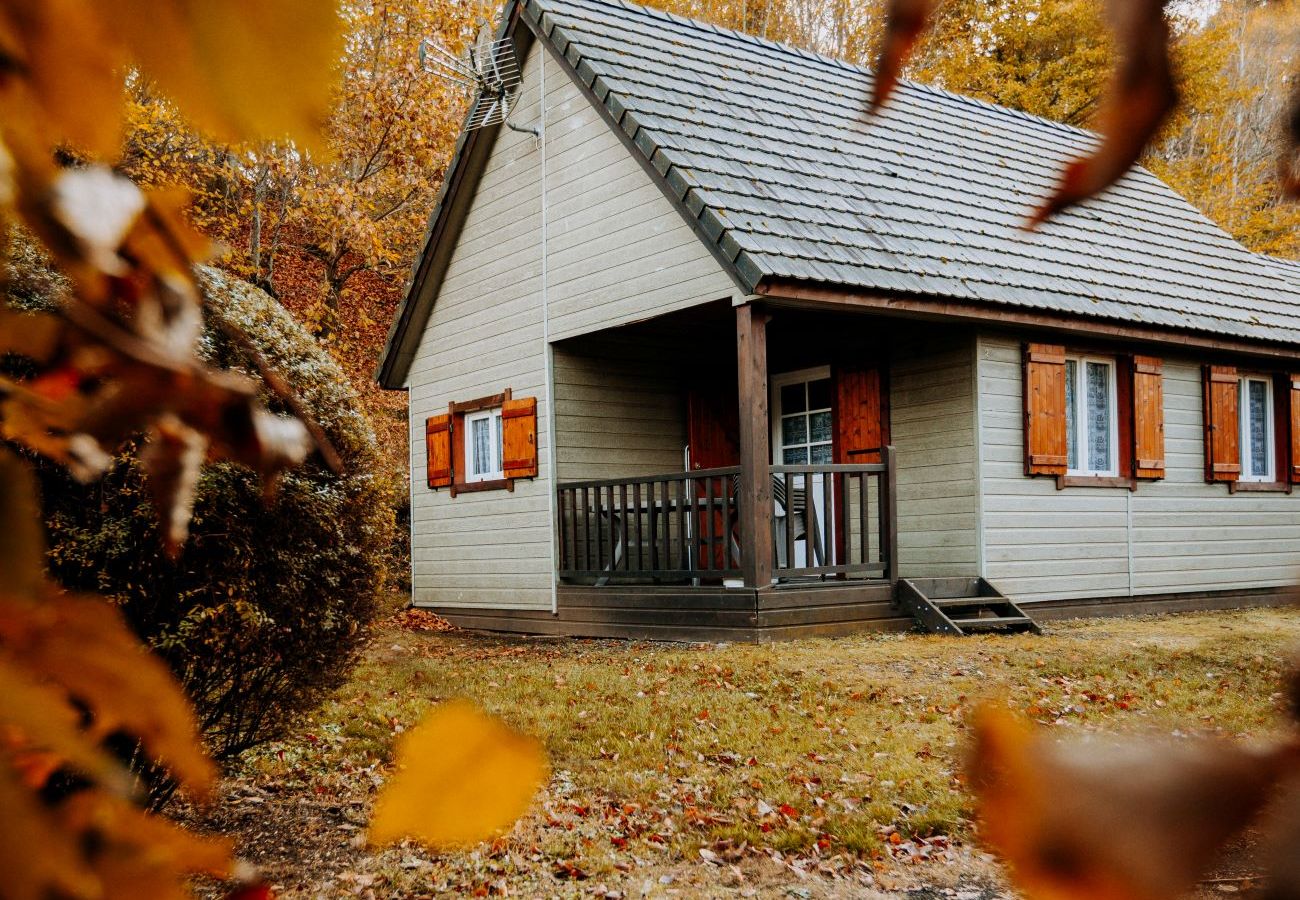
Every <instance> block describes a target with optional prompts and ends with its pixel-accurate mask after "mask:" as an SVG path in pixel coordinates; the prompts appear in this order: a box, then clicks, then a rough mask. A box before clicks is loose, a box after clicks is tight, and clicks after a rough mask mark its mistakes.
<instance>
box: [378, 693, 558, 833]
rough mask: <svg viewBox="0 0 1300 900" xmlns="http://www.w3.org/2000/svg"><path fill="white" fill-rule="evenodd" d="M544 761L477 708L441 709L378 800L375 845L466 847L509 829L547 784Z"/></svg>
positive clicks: (413, 736) (526, 740) (401, 746)
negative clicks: (405, 842) (407, 842)
mask: <svg viewBox="0 0 1300 900" xmlns="http://www.w3.org/2000/svg"><path fill="white" fill-rule="evenodd" d="M546 772H547V765H546V756H545V753H544V752H543V750H542V747H541V745H540V744H539V743H538V742H537V741H536V740H534V739H533V738H530V737H526V736H524V735H521V734H519V733H517V732H515V731H513V730H512V729H510V728H509V727H508V726H506V725H505V724H503V723H502V722H500V721H498V720H497V719H494V718H492V717H490V716H488V715H486V714H485V713H483V712H482V711H480V710H479V709H478V708H477V707H475V706H474V705H473V704H470V703H467V702H465V701H451V702H448V703H444V704H442V705H441V706H439V707H438V708H437V709H435V710H434V711H433V712H432V713H430V714H429V716H428V717H427V718H426V719H425V720H424V722H422V723H421V724H420V725H419V726H418V727H416V728H415V729H413V730H412V731H411V732H409V733H408V734H406V735H404V736H403V737H402V739H401V740H400V741H399V742H398V745H397V772H396V774H394V776H393V777H392V778H391V779H390V780H389V781H388V783H387V784H386V785H384V788H383V790H382V791H380V794H379V797H378V798H377V799H376V800H375V809H374V815H373V817H372V819H371V823H370V840H371V842H372V843H373V844H386V843H389V842H392V841H396V840H400V839H402V838H414V839H416V840H418V841H420V842H422V843H424V844H427V845H429V846H431V847H435V848H440V847H456V846H465V845H469V844H474V843H477V842H478V841H482V840H485V839H487V838H490V837H492V836H494V835H496V834H499V833H501V832H502V831H505V830H506V829H508V828H509V827H510V826H511V825H512V824H513V823H514V821H515V820H516V819H517V818H519V816H521V815H522V814H523V813H524V810H526V809H527V808H528V804H529V802H531V800H532V797H533V795H534V794H535V793H536V792H537V788H538V787H539V786H540V785H541V783H542V781H543V779H544V778H545V777H546Z"/></svg>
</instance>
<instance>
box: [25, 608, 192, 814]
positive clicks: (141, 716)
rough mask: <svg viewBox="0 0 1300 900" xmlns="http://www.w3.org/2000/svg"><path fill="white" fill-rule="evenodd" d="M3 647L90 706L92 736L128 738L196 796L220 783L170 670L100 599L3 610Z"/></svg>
mask: <svg viewBox="0 0 1300 900" xmlns="http://www.w3.org/2000/svg"><path fill="white" fill-rule="evenodd" d="M0 643H3V644H4V646H5V648H6V650H7V652H8V654H9V656H10V657H11V658H12V659H13V660H15V661H16V662H17V663H18V664H20V665H22V666H24V667H25V668H26V669H27V670H28V671H30V672H32V673H33V674H34V675H36V676H38V677H41V678H44V679H47V680H49V681H50V682H53V683H55V684H57V685H59V686H60V687H62V688H63V689H64V690H66V691H67V692H68V693H69V694H70V695H71V696H73V697H75V698H76V699H77V700H79V701H80V702H82V703H83V704H85V705H86V707H87V708H88V709H89V710H90V712H91V714H92V718H93V721H92V723H91V725H92V733H93V734H96V735H99V736H101V737H102V736H106V735H108V734H110V733H112V732H115V731H125V732H127V733H129V734H130V735H132V736H134V737H136V738H138V739H140V740H141V741H143V742H144V745H145V747H146V749H148V750H149V752H150V753H151V754H152V755H153V756H154V757H156V758H157V759H158V760H159V761H160V762H162V763H163V764H164V765H165V766H166V767H167V768H168V770H169V771H170V772H171V774H172V775H173V776H174V777H175V778H176V780H177V781H179V782H180V783H181V784H182V785H184V786H185V787H186V788H188V789H189V791H190V793H191V794H192V795H194V796H203V795H204V794H206V792H207V791H208V790H209V789H210V788H211V785H212V783H213V781H214V780H215V778H216V769H215V768H214V767H213V765H212V762H211V761H210V760H209V759H208V758H207V756H206V755H204V753H203V751H202V749H201V745H200V743H199V737H198V727H197V725H196V723H195V721H194V715H193V713H192V712H191V711H190V706H189V702H188V701H187V700H186V699H185V696H184V695H183V694H182V693H181V690H180V688H179V687H177V685H176V682H175V680H174V679H173V678H172V676H171V673H170V672H169V671H168V669H167V667H166V666H164V665H163V664H162V662H161V661H159V659H158V658H157V657H156V656H154V655H153V654H151V653H149V652H148V651H147V650H146V649H145V648H144V647H143V646H141V644H140V642H139V641H138V640H137V639H136V637H135V636H134V635H133V634H132V633H131V630H130V629H129V628H128V627H127V625H126V623H125V622H124V621H123V620H122V616H121V614H120V613H119V612H118V611H117V610H116V609H115V608H114V607H112V606H111V605H109V603H108V602H107V601H104V600H101V599H99V598H96V597H76V596H71V595H67V594H53V593H52V594H50V595H48V596H47V597H46V598H45V599H44V600H43V601H42V602H41V603H40V604H39V605H37V606H35V607H33V608H27V609H21V608H15V607H14V606H13V605H12V604H8V605H6V604H0Z"/></svg>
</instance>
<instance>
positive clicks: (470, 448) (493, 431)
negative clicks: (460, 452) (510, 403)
mask: <svg viewBox="0 0 1300 900" xmlns="http://www.w3.org/2000/svg"><path fill="white" fill-rule="evenodd" d="M483 421H486V422H487V423H488V440H489V441H490V443H491V447H492V450H493V456H494V457H495V460H494V463H495V468H492V469H489V470H487V471H485V472H475V471H474V423H475V422H483ZM464 428H465V478H464V483H465V484H478V483H479V482H483V481H502V480H504V479H505V477H506V476H505V471H504V468H503V466H502V454H503V451H504V449H505V448H504V447H503V446H502V440H503V435H502V434H501V407H499V406H494V407H492V408H490V409H480V410H476V411H474V412H471V413H465V420H464Z"/></svg>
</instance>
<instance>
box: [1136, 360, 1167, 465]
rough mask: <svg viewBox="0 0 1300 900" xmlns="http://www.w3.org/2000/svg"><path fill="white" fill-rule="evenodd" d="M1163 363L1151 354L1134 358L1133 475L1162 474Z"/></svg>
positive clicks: (1163, 447)
mask: <svg viewBox="0 0 1300 900" xmlns="http://www.w3.org/2000/svg"><path fill="white" fill-rule="evenodd" d="M1161 370H1162V366H1161V362H1160V360H1159V359H1157V358H1156V357H1154V356H1135V357H1133V474H1134V475H1135V476H1136V477H1138V478H1164V477H1165V400H1164V384H1163V376H1162V374H1161Z"/></svg>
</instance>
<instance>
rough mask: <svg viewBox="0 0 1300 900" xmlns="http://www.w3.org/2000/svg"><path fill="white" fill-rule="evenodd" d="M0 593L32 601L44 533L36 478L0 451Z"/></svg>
mask: <svg viewBox="0 0 1300 900" xmlns="http://www.w3.org/2000/svg"><path fill="white" fill-rule="evenodd" d="M0 515H3V516H4V521H5V533H4V539H3V540H0V593H8V594H9V595H10V596H12V597H17V598H21V599H26V600H34V599H35V598H36V596H37V594H38V592H39V591H40V588H41V584H42V583H43V582H44V580H45V534H44V532H43V530H42V528H41V507H40V503H39V502H38V501H37V498H36V479H35V478H33V477H32V473H31V471H30V470H29V469H28V468H27V467H26V466H25V465H23V463H22V462H21V461H20V460H19V459H18V457H16V456H14V455H13V454H12V453H10V452H8V451H7V450H3V449H0Z"/></svg>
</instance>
